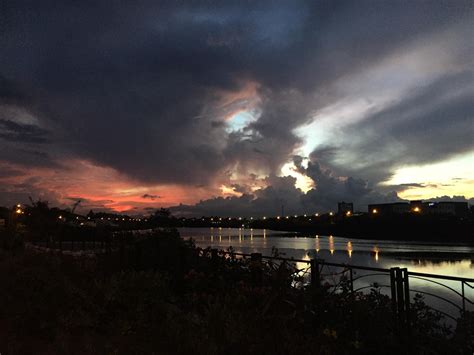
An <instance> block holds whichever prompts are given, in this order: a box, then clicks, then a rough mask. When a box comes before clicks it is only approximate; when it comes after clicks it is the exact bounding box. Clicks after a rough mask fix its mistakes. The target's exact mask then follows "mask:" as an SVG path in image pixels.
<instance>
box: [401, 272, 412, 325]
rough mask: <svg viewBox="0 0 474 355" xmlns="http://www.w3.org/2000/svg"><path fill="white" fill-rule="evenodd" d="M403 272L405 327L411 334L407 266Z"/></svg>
mask: <svg viewBox="0 0 474 355" xmlns="http://www.w3.org/2000/svg"><path fill="white" fill-rule="evenodd" d="M402 273H403V290H404V291H405V294H404V301H405V302H404V303H405V319H404V322H405V329H406V332H407V334H410V326H411V324H410V284H409V282H408V270H407V269H406V268H404V269H402Z"/></svg>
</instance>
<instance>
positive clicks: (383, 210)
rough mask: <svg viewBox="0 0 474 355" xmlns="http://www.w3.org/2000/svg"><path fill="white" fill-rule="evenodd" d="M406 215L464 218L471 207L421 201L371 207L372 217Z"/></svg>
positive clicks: (462, 204) (446, 202)
mask: <svg viewBox="0 0 474 355" xmlns="http://www.w3.org/2000/svg"><path fill="white" fill-rule="evenodd" d="M404 213H413V214H429V215H450V216H457V217H463V216H467V215H468V214H469V206H468V204H467V202H453V201H444V202H423V201H421V200H415V201H410V202H409V203H408V202H395V203H379V204H372V205H369V214H371V215H382V216H388V215H395V214H404Z"/></svg>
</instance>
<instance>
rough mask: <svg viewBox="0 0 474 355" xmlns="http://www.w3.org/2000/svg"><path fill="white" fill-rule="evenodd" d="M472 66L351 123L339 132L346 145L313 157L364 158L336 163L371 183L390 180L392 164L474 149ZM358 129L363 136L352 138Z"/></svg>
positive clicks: (420, 161) (421, 161) (431, 159)
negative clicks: (356, 139) (348, 153)
mask: <svg viewBox="0 0 474 355" xmlns="http://www.w3.org/2000/svg"><path fill="white" fill-rule="evenodd" d="M473 83H474V71H468V72H462V73H460V74H456V75H454V76H450V77H443V78H441V79H439V80H437V81H436V82H434V83H433V84H431V85H428V86H427V87H422V88H420V89H418V90H416V91H414V92H413V93H412V94H411V96H410V97H409V98H407V99H405V100H403V101H401V102H398V103H395V104H393V105H391V106H389V107H387V108H386V109H385V110H383V111H381V112H378V113H376V114H374V115H371V116H368V117H366V119H365V121H364V122H358V123H355V124H352V125H349V126H347V127H345V128H344V130H343V131H342V132H341V133H343V137H344V138H345V139H347V140H346V141H345V143H346V147H345V148H339V149H338V148H337V147H332V148H331V149H330V150H329V151H330V152H331V154H330V155H328V154H327V152H328V149H327V148H324V149H322V150H320V149H318V150H316V151H315V152H313V155H314V156H315V157H318V159H320V160H321V161H323V162H325V163H326V164H328V165H331V164H333V162H334V161H335V160H337V158H338V155H340V154H342V155H344V154H346V153H347V152H350V153H351V154H353V155H355V156H358V157H361V159H363V160H364V164H362V165H359V166H360V168H359V167H358V165H354V164H345V165H343V166H337V167H334V166H333V165H332V167H333V168H334V169H335V170H338V172H339V173H340V174H342V175H354V174H355V175H357V176H364V177H366V178H370V179H371V180H372V181H373V182H380V181H383V180H385V179H387V178H388V177H389V176H390V175H391V173H392V172H393V169H394V168H396V167H398V166H403V165H407V164H427V163H431V162H438V161H442V160H443V159H446V158H449V157H451V156H454V155H456V154H460V153H465V152H469V151H471V150H472V149H473V148H474V143H473V137H474V125H473V120H474V101H473V100H472V98H473V97H474V84H473ZM354 132H357V134H358V135H359V136H361V137H363V140H359V141H356V142H352V141H351V140H350V139H349V137H350V136H352V135H353V134H354Z"/></svg>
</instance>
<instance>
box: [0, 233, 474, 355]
mask: <svg viewBox="0 0 474 355" xmlns="http://www.w3.org/2000/svg"><path fill="white" fill-rule="evenodd" d="M124 241H127V243H126V244H118V246H119V247H118V248H116V247H112V248H111V249H110V253H108V254H107V253H106V254H99V255H98V256H97V258H94V259H89V258H87V259H78V258H72V257H68V256H65V255H61V254H41V253H30V252H29V251H28V250H22V251H21V250H18V251H17V253H16V255H15V256H13V255H12V254H11V253H10V252H8V253H5V252H2V253H1V254H0V284H1V285H2V287H4V288H5V290H8V292H2V293H0V304H1V305H2V307H1V309H0V329H1V330H2V331H1V332H0V344H2V346H3V347H4V348H2V352H3V351H5V352H6V353H8V354H24V353H33V352H34V353H36V354H59V353H68V354H84V353H87V354H103V353H115V354H130V353H141V354H143V353H160V354H189V353H190V352H192V353H194V354H222V353H228V354H238V353H245V354H261V353H272V354H300V353H321V354H340V353H351V354H367V353H375V352H383V353H386V354H398V353H404V352H410V351H412V352H415V353H416V352H420V351H425V352H426V351H428V352H431V353H443V352H447V351H450V350H452V349H460V350H461V349H464V348H466V349H468V350H469V351H472V350H471V347H472V345H473V344H470V343H466V341H465V339H466V334H467V333H466V332H467V331H468V329H467V328H466V327H465V325H464V324H465V323H459V326H458V327H457V328H453V329H451V330H449V329H447V328H446V326H444V325H443V323H442V322H441V318H440V317H439V315H437V314H436V313H434V312H433V311H430V309H428V308H427V307H426V306H425V305H424V303H423V302H422V301H421V300H420V299H417V300H416V301H415V303H413V307H412V311H411V312H412V313H411V315H412V322H413V323H412V325H413V327H412V329H413V333H411V334H404V335H402V334H401V333H400V332H399V331H398V330H397V326H396V324H397V323H396V322H394V318H393V314H392V313H391V312H392V308H391V302H390V299H389V298H388V297H387V296H384V295H383V294H382V293H380V289H378V288H377V287H374V289H373V291H372V292H371V293H368V294H362V293H354V294H349V293H348V289H347V287H346V286H344V285H345V284H344V283H342V284H340V287H341V288H340V291H339V292H332V290H331V289H330V288H327V287H326V286H324V283H323V284H322V287H316V288H315V287H310V286H308V287H303V288H295V287H292V285H293V283H294V282H295V277H298V276H297V275H296V274H295V267H296V265H294V264H292V263H285V264H274V263H262V264H255V262H254V261H251V260H239V259H235V258H228V257H224V256H223V255H219V254H216V255H215V256H213V257H212V258H211V252H210V251H209V250H208V251H201V250H199V249H198V248H195V247H194V246H193V245H192V244H189V243H187V242H185V241H183V240H182V239H181V238H180V237H179V235H178V234H177V233H174V232H172V231H170V232H168V233H166V232H160V233H153V234H149V235H142V236H139V237H135V236H134V237H133V238H128V239H126V238H125V239H124ZM120 245H122V247H120ZM400 337H402V338H400ZM401 339H402V340H401ZM4 349H5V350H4Z"/></svg>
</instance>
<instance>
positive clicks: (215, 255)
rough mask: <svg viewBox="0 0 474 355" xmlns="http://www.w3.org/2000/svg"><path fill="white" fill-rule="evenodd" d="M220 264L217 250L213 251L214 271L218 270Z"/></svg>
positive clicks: (212, 263)
mask: <svg viewBox="0 0 474 355" xmlns="http://www.w3.org/2000/svg"><path fill="white" fill-rule="evenodd" d="M218 263H219V256H218V250H217V249H211V265H212V269H213V270H217V266H218Z"/></svg>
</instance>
